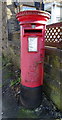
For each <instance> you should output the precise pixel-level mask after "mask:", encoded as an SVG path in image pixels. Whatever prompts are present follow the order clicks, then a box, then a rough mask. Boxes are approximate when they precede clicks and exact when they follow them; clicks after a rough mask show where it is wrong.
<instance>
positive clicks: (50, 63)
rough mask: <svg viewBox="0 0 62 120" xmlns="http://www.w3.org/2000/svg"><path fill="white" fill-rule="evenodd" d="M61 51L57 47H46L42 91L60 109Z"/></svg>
mask: <svg viewBox="0 0 62 120" xmlns="http://www.w3.org/2000/svg"><path fill="white" fill-rule="evenodd" d="M61 54H62V51H61V50H59V49H53V48H52V49H50V48H47V49H46V56H45V68H44V70H45V74H44V91H45V92H46V94H47V95H48V97H49V98H51V100H52V101H53V102H54V104H55V105H56V106H57V107H58V108H59V109H60V110H62V105H61V101H62V95H61V93H62V81H61V78H62V63H61V61H62V56H61Z"/></svg>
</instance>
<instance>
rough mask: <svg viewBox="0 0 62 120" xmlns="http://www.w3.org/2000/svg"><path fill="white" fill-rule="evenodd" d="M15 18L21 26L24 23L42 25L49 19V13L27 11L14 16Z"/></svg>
mask: <svg viewBox="0 0 62 120" xmlns="http://www.w3.org/2000/svg"><path fill="white" fill-rule="evenodd" d="M16 18H17V19H18V21H19V22H20V23H21V24H25V23H40V24H41V23H42V24H46V21H47V20H48V19H50V13H48V12H45V11H41V10H27V11H21V12H19V13H17V14H16Z"/></svg>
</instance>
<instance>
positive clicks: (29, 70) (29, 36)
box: [16, 10, 50, 109]
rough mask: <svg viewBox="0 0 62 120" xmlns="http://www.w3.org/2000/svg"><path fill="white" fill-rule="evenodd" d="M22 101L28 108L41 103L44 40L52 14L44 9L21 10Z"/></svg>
mask: <svg viewBox="0 0 62 120" xmlns="http://www.w3.org/2000/svg"><path fill="white" fill-rule="evenodd" d="M16 18H17V19H18V21H19V22H20V26H21V27H20V28H21V29H20V33H21V36H20V40H21V59H20V63H21V95H20V98H21V102H22V104H23V105H24V106H25V107H26V108H31V109H32V108H36V107H38V106H39V105H40V104H41V98H42V91H41V89H42V85H43V74H44V71H43V63H44V47H45V45H44V40H45V29H46V21H47V20H48V19H49V18H50V14H49V13H47V12H44V11H38V10H35V11H21V12H20V13H18V14H17V15H16Z"/></svg>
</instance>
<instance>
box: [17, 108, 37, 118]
mask: <svg viewBox="0 0 62 120" xmlns="http://www.w3.org/2000/svg"><path fill="white" fill-rule="evenodd" d="M18 118H36V115H35V114H34V111H31V110H27V109H24V108H22V109H20V110H19V113H18Z"/></svg>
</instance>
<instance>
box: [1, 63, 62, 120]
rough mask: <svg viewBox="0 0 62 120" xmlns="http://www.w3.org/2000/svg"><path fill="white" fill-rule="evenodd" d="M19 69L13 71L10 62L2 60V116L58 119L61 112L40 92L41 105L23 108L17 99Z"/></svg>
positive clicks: (61, 116)
mask: <svg viewBox="0 0 62 120" xmlns="http://www.w3.org/2000/svg"><path fill="white" fill-rule="evenodd" d="M19 78H20V71H19V70H17V71H15V70H14V71H13V66H12V65H11V64H9V65H8V64H5V62H3V84H2V88H3V89H2V103H3V104H2V113H1V114H2V118H39V119H40V118H41V119H48V120H50V119H53V118H54V119H60V118H62V113H61V112H60V111H59V110H58V109H57V108H56V106H55V105H54V104H53V102H52V101H51V100H49V99H48V98H47V96H46V95H45V93H44V92H43V93H42V96H43V98H42V100H41V105H40V106H39V107H38V108H36V109H34V110H28V109H26V108H24V107H23V106H22V104H21V102H20V101H19V98H20V79H19Z"/></svg>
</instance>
